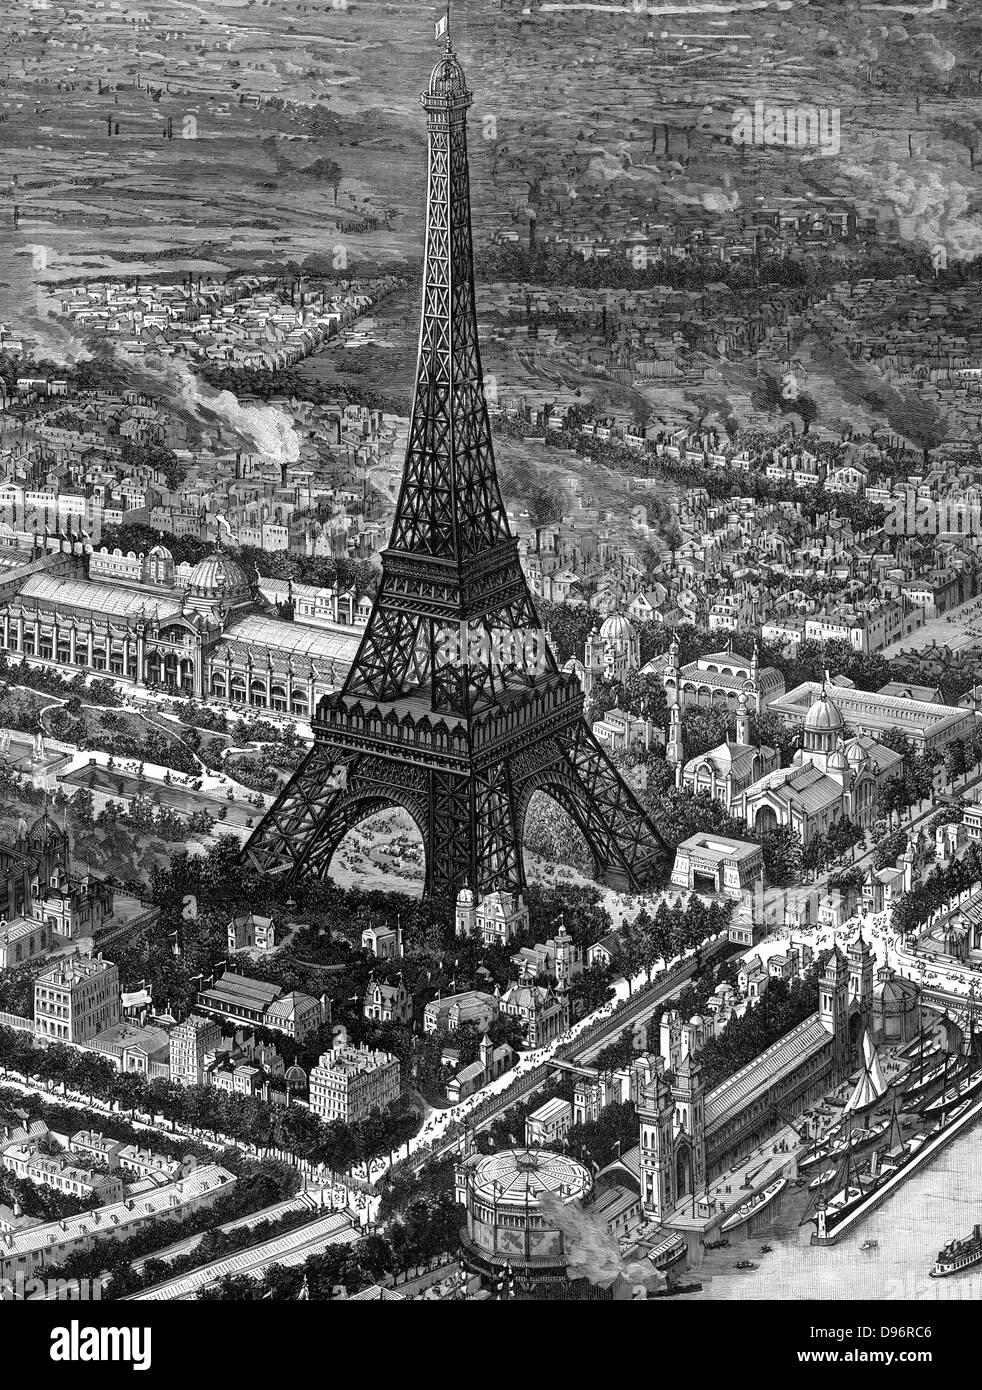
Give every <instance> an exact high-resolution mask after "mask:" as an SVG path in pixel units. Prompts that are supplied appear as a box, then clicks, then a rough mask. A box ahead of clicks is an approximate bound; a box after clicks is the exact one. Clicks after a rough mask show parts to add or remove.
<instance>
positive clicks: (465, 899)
mask: <svg viewBox="0 0 982 1390" xmlns="http://www.w3.org/2000/svg"><path fill="white" fill-rule="evenodd" d="M473 901H474V889H473V888H461V890H460V892H459V893H458V894H457V902H458V903H467V904H468V905H469V904H470V903H472V902H473Z"/></svg>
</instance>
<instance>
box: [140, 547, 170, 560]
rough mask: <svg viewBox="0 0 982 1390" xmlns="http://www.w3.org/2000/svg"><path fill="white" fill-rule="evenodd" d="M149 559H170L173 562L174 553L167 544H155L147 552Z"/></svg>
mask: <svg viewBox="0 0 982 1390" xmlns="http://www.w3.org/2000/svg"><path fill="white" fill-rule="evenodd" d="M147 559H148V560H170V561H172V562H173V559H174V557H173V555H172V554H171V553H170V551H169V550H168V549H167V547H166V545H155V546H154V547H153V548H152V549H151V550H150V551H149V552H148V554H147Z"/></svg>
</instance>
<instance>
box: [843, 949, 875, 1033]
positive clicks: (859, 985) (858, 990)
mask: <svg viewBox="0 0 982 1390" xmlns="http://www.w3.org/2000/svg"><path fill="white" fill-rule="evenodd" d="M848 956H849V1005H850V1008H851V1009H854V1010H855V1009H858V1010H859V1015H860V1018H861V1020H862V1026H863V1029H864V1030H865V1029H867V1028H868V1027H869V1026H870V1022H871V1019H872V1013H873V974H874V971H875V969H876V957H875V956H874V954H873V952H872V950H871V949H870V944H869V942H868V941H867V940H866V938H865V937H864V936H863V929H862V927H860V929H859V935H858V936H857V937H856V940H855V941H853V942H850V945H849V951H848Z"/></svg>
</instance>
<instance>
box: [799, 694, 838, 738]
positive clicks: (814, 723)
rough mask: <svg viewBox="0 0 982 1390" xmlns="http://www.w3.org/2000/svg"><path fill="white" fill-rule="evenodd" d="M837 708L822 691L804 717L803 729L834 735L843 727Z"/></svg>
mask: <svg viewBox="0 0 982 1390" xmlns="http://www.w3.org/2000/svg"><path fill="white" fill-rule="evenodd" d="M843 722H844V721H843V718H842V715H841V714H840V712H839V706H838V705H836V704H834V703H833V702H832V701H831V700H830V699H829V696H828V692H827V691H826V690H824V689H823V691H822V693H821V695H819V697H818V699H817V700H816V701H815V703H814V704H813V705H812V707H811V709H810V710H809V711H808V713H807V714H806V715H805V728H806V729H811V730H814V731H816V732H818V733H834V732H837V731H838V730H839V729H841V728H842V727H843Z"/></svg>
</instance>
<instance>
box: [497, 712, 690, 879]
mask: <svg viewBox="0 0 982 1390" xmlns="http://www.w3.org/2000/svg"><path fill="white" fill-rule="evenodd" d="M550 746H551V749H552V754H553V756H552V758H551V760H548V761H542V760H539V762H538V766H537V767H535V768H530V767H529V766H528V763H527V762H526V761H524V760H523V758H522V755H519V757H518V758H517V759H516V760H515V764H514V765H513V768H512V776H513V779H514V781H515V783H516V784H520V790H519V793H518V796H517V798H516V799H517V801H518V803H519V807H520V810H519V815H518V822H517V825H516V837H515V838H516V841H517V843H519V844H520V843H521V836H522V828H523V825H524V821H525V815H526V813H527V810H528V803H529V801H530V800H531V798H532V795H533V794H534V793H535V792H536V791H544V792H547V793H548V794H549V795H550V796H552V797H554V798H555V800H556V801H558V802H559V804H560V805H561V806H562V807H563V809H564V810H565V811H567V812H568V813H569V814H570V815H571V816H572V817H573V819H574V820H575V821H576V824H577V826H578V827H579V829H580V831H581V832H582V834H583V837H584V839H585V840H586V842H587V845H588V846H589V848H590V852H591V854H592V855H593V858H594V862H595V865H596V873H597V877H598V878H602V879H603V880H604V881H605V882H606V883H608V884H609V885H610V886H611V887H612V888H616V889H619V890H624V891H630V890H636V889H638V888H640V887H642V886H643V885H644V883H646V882H647V881H648V880H649V879H650V878H651V876H652V874H653V873H654V872H655V870H656V869H657V867H658V866H659V864H660V863H661V862H662V860H663V858H664V856H665V854H666V853H667V847H666V845H665V843H664V841H663V840H662V839H661V836H660V835H659V834H658V832H657V830H655V828H654V827H653V826H652V824H651V822H650V820H649V819H648V817H647V816H646V814H645V812H644V809H643V808H642V806H641V804H640V802H639V801H638V799H637V797H636V796H635V795H634V793H633V792H632V791H631V789H630V788H629V787H628V786H627V785H626V783H625V782H624V781H623V780H622V779H621V777H620V775H619V774H618V772H617V770H616V768H615V767H614V766H613V764H612V763H611V761H610V759H609V758H608V756H607V754H606V753H605V752H604V750H603V749H602V748H601V746H600V744H599V743H598V742H597V740H596V738H595V737H594V735H593V733H592V731H591V730H590V729H588V728H587V726H586V724H584V723H583V721H582V720H580V721H578V722H577V723H576V724H575V725H573V726H571V727H569V728H567V729H564V730H563V731H561V732H560V733H558V734H556V735H555V736H554V737H553V739H552V740H550Z"/></svg>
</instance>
